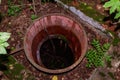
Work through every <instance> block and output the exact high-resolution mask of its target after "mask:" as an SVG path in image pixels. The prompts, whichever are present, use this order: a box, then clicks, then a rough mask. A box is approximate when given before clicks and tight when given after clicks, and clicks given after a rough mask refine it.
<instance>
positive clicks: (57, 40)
mask: <svg viewBox="0 0 120 80" xmlns="http://www.w3.org/2000/svg"><path fill="white" fill-rule="evenodd" d="M39 53H40V59H41V62H42V64H43V65H44V66H45V67H46V68H48V69H54V70H55V69H62V68H66V67H68V66H70V65H72V64H73V63H74V55H73V52H72V50H71V48H70V47H69V45H68V42H67V41H66V40H65V39H63V38H61V37H55V36H54V37H50V38H48V39H47V40H45V41H43V43H42V45H41V47H40V50H39Z"/></svg>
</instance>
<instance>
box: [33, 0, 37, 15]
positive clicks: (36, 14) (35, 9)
mask: <svg viewBox="0 0 120 80" xmlns="http://www.w3.org/2000/svg"><path fill="white" fill-rule="evenodd" d="M32 1H33V10H34V12H35V15H37V12H36V9H35V0H32Z"/></svg>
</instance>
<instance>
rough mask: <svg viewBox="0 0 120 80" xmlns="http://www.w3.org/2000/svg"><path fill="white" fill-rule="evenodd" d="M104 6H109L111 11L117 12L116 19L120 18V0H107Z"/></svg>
mask: <svg viewBox="0 0 120 80" xmlns="http://www.w3.org/2000/svg"><path fill="white" fill-rule="evenodd" d="M103 7H104V8H109V10H110V11H109V13H110V14H112V13H116V14H115V17H114V19H119V18H120V0H109V1H108V2H105V4H104V6H103Z"/></svg>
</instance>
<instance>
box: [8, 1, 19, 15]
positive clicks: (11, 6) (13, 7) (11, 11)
mask: <svg viewBox="0 0 120 80" xmlns="http://www.w3.org/2000/svg"><path fill="white" fill-rule="evenodd" d="M12 2H13V1H12V0H8V2H7V3H8V11H7V14H8V16H15V15H16V14H18V13H19V12H20V11H21V8H20V7H19V6H17V5H14V4H13V3H12Z"/></svg>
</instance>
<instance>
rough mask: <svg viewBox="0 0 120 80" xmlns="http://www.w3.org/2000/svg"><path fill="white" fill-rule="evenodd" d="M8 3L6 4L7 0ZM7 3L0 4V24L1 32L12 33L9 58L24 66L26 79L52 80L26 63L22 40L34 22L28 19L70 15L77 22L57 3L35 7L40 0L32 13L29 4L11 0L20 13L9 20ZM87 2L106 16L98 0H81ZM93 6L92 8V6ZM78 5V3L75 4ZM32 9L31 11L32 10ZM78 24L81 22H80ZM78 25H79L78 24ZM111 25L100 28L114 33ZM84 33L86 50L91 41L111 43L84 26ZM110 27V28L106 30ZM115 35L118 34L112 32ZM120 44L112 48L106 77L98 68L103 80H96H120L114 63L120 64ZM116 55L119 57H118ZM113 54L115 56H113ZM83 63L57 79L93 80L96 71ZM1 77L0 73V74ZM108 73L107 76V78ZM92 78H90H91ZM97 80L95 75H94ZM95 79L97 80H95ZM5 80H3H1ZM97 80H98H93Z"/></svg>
mask: <svg viewBox="0 0 120 80" xmlns="http://www.w3.org/2000/svg"><path fill="white" fill-rule="evenodd" d="M8 1H9V0H8ZM8 1H6V0H4V1H3V2H2V3H1V4H0V13H2V16H4V17H2V21H1V23H0V32H10V33H11V38H10V39H9V40H8V42H9V44H10V46H9V47H8V48H7V50H8V54H11V53H12V54H11V55H12V56H13V57H14V58H15V59H16V61H17V62H18V63H20V64H22V65H23V66H25V69H27V70H28V71H22V72H21V74H24V75H25V76H26V74H29V75H32V76H33V77H34V79H33V78H31V80H51V79H52V77H53V76H54V75H51V74H46V73H43V72H41V71H38V70H37V69H36V68H34V67H33V66H32V65H31V64H30V63H29V61H28V60H27V59H26V56H25V52H24V50H23V44H24V43H23V40H24V36H25V33H26V31H27V28H28V27H29V26H30V25H31V24H32V23H33V22H34V21H35V20H32V19H33V18H32V17H31V15H33V14H35V15H37V17H41V16H43V15H45V14H49V13H63V14H65V15H69V16H71V17H73V18H74V19H76V20H78V21H79V19H77V17H76V16H75V15H74V14H72V13H70V12H68V11H67V10H65V9H63V7H61V6H59V5H57V4H56V3H42V4H38V2H39V0H35V9H34V6H33V7H32V5H31V4H32V2H29V0H22V1H21V2H19V1H17V0H13V2H12V3H14V4H16V5H18V6H20V8H21V10H20V12H18V13H15V15H13V16H10V15H8V14H7V10H8V7H9V4H8ZM81 1H84V2H86V3H87V4H89V5H91V6H92V7H93V9H95V10H97V11H98V12H100V13H101V14H105V15H106V13H105V11H104V9H103V7H102V5H103V4H102V3H101V2H100V1H101V0H81ZM92 3H93V4H92ZM77 4H78V3H77ZM71 5H73V6H74V5H75V3H73V2H72V4H71ZM31 7H32V8H31ZM79 22H80V21H79ZM80 23H81V22H80ZM109 23H110V21H108V22H105V24H103V23H101V24H103V25H104V26H103V27H105V28H107V29H109V30H112V31H114V29H115V26H113V25H110V24H109ZM81 24H82V25H83V27H84V29H85V31H86V32H87V37H88V43H89V45H88V49H89V48H90V47H91V45H90V42H91V41H92V39H94V38H97V39H98V40H99V41H100V43H101V44H103V43H106V42H111V39H110V38H109V37H107V36H103V35H102V33H100V32H99V31H97V30H96V29H91V28H89V27H87V25H85V24H83V23H81ZM109 25H110V26H109ZM115 33H117V32H115ZM119 47H120V43H119V44H117V45H115V46H112V48H111V51H110V53H111V55H113V60H112V67H111V68H109V67H104V68H105V69H106V68H107V69H106V73H105V72H101V71H104V68H98V70H97V71H96V72H97V73H98V74H99V73H100V72H101V75H103V78H101V79H100V78H99V79H98V80H104V79H105V80H110V79H111V78H110V79H106V76H104V75H107V77H112V79H113V80H114V79H116V80H120V65H116V66H115V64H116V63H118V62H119V60H120V53H119V52H120V49H119ZM117 52H118V53H117ZM112 53H114V54H112ZM86 63H87V60H86V58H84V59H83V60H82V62H81V63H80V65H78V66H77V67H76V68H75V69H73V70H72V71H70V72H68V73H64V74H60V75H57V76H58V79H59V80H86V79H88V78H89V77H90V78H92V79H94V78H95V77H96V76H95V75H96V74H95V73H94V71H95V69H96V68H94V67H92V68H87V67H86ZM0 73H1V72H0ZM107 73H109V74H110V75H109V74H107ZM93 74H94V76H91V75H93ZM6 77H7V80H10V79H11V78H10V75H7V76H3V77H1V76H0V79H2V78H6ZM97 78H98V75H97ZM16 79H17V77H13V80H16ZM95 79H96V78H95ZM2 80H4V79H2ZM17 80H18V79H17ZM23 80H27V78H24V79H23ZM96 80H97V79H96Z"/></svg>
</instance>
